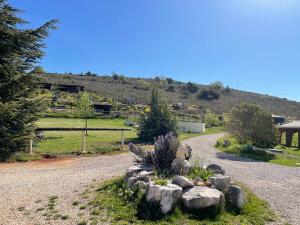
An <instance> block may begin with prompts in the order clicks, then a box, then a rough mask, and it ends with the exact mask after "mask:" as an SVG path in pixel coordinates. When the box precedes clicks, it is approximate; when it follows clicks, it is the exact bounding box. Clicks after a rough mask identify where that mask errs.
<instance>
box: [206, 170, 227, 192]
mask: <svg viewBox="0 0 300 225" xmlns="http://www.w3.org/2000/svg"><path fill="white" fill-rule="evenodd" d="M230 180H231V179H230V177H229V176H224V175H222V174H216V175H215V176H213V177H210V178H209V179H208V181H209V182H210V183H211V185H212V187H214V188H215V189H218V190H219V191H222V192H224V193H225V192H226V191H227V190H228V188H229V185H230Z"/></svg>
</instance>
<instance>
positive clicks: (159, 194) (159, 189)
mask: <svg viewBox="0 0 300 225" xmlns="http://www.w3.org/2000/svg"><path fill="white" fill-rule="evenodd" d="M181 195H182V188H181V187H179V186H178V185H175V184H168V185H166V186H160V185H155V184H154V183H150V184H149V187H148V190H147V192H146V200H147V202H151V203H153V202H155V203H158V204H159V205H160V210H161V212H162V213H163V214H168V213H169V212H170V211H172V209H174V207H175V205H176V203H177V202H178V201H179V200H180V197H181Z"/></svg>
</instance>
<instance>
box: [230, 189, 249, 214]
mask: <svg viewBox="0 0 300 225" xmlns="http://www.w3.org/2000/svg"><path fill="white" fill-rule="evenodd" d="M245 203H246V196H245V192H244V191H243V189H242V188H241V187H239V186H234V185H230V186H229V188H228V191H227V193H226V205H227V207H228V209H229V210H233V211H240V210H241V209H242V208H243V206H244V205H245Z"/></svg>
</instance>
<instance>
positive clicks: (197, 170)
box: [188, 165, 214, 181]
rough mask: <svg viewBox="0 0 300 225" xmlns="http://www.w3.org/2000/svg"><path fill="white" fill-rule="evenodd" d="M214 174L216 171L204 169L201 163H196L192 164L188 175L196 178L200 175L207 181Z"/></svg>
mask: <svg viewBox="0 0 300 225" xmlns="http://www.w3.org/2000/svg"><path fill="white" fill-rule="evenodd" d="M213 175H214V173H213V172H212V171H211V170H207V169H204V168H203V167H201V166H199V165H194V166H192V168H191V170H190V172H189V174H188V177H189V178H191V179H196V178H197V177H200V178H201V179H202V180H204V181H206V180H208V179H209V178H210V177H211V176H213Z"/></svg>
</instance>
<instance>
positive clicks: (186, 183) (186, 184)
mask: <svg viewBox="0 0 300 225" xmlns="http://www.w3.org/2000/svg"><path fill="white" fill-rule="evenodd" d="M172 184H176V185H178V186H180V187H181V188H182V189H186V188H190V187H193V186H194V182H193V181H191V180H189V179H187V178H186V177H183V176H179V175H176V176H175V177H173V179H172Z"/></svg>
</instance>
